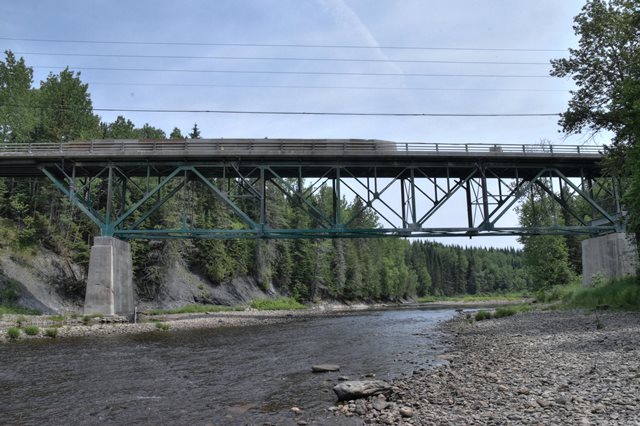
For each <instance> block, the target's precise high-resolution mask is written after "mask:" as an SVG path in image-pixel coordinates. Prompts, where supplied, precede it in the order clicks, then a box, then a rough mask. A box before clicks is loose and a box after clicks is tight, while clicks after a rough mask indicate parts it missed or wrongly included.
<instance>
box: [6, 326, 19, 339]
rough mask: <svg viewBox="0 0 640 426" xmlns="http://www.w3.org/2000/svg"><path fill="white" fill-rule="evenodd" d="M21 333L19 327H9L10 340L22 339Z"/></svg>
mask: <svg viewBox="0 0 640 426" xmlns="http://www.w3.org/2000/svg"><path fill="white" fill-rule="evenodd" d="M20 333H21V330H20V329H19V328H18V327H9V328H8V329H7V336H9V338H10V339H17V338H18V337H20Z"/></svg>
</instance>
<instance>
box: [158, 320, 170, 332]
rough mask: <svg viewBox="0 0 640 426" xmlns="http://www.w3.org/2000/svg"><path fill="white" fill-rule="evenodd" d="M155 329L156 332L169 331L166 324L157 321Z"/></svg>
mask: <svg viewBox="0 0 640 426" xmlns="http://www.w3.org/2000/svg"><path fill="white" fill-rule="evenodd" d="M156 328H157V329H158V330H162V331H167V330H169V328H170V326H169V324H167V323H166V322H160V321H158V322H156Z"/></svg>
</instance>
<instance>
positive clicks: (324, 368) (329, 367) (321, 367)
mask: <svg viewBox="0 0 640 426" xmlns="http://www.w3.org/2000/svg"><path fill="white" fill-rule="evenodd" d="M338 370H340V366H339V365H335V364H316V365H313V366H311V371H313V372H314V373H327V372H330V371H338Z"/></svg>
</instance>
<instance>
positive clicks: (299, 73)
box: [31, 65, 552, 78]
mask: <svg viewBox="0 0 640 426" xmlns="http://www.w3.org/2000/svg"><path fill="white" fill-rule="evenodd" d="M31 68H39V69H43V68H44V69H52V68H57V69H64V68H69V69H74V70H76V69H78V70H88V71H129V72H177V73H210V74H275V75H283V74H286V75H343V76H381V77H474V78H551V77H552V76H550V75H546V74H531V75H526V74H446V73H445V74H438V73H391V72H389V73H387V72H340V71H265V70H198V69H168V68H117V67H85V66H66V67H60V66H43V65H35V66H32V67H31Z"/></svg>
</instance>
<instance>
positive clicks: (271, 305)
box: [251, 297, 306, 311]
mask: <svg viewBox="0 0 640 426" xmlns="http://www.w3.org/2000/svg"><path fill="white" fill-rule="evenodd" d="M251 307H252V308H253V309H258V310H261V311H281V310H288V309H305V308H306V306H304V305H303V304H301V303H300V302H298V301H297V300H295V299H293V298H291V297H281V298H279V299H256V300H252V301H251Z"/></svg>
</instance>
